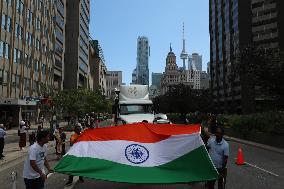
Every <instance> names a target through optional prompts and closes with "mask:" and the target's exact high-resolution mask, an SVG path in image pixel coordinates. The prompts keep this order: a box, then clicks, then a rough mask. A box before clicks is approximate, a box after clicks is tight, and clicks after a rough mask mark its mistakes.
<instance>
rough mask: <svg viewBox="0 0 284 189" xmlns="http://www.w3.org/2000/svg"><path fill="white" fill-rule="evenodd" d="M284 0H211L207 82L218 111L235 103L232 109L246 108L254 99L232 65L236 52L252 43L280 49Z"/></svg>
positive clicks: (283, 41)
mask: <svg viewBox="0 0 284 189" xmlns="http://www.w3.org/2000/svg"><path fill="white" fill-rule="evenodd" d="M283 4H284V3H283V0H270V1H267V0H251V1H241V0H210V4H209V6H210V8H209V16H210V24H209V28H210V75H211V81H210V85H211V89H212V92H213V97H214V102H215V104H216V107H217V109H218V111H220V112H222V111H223V112H224V111H225V112H228V111H231V110H232V109H233V108H235V107H236V110H233V111H237V112H247V110H249V109H250V107H252V106H253V104H252V103H255V101H253V100H251V99H250V98H249V96H250V95H249V91H248V90H245V89H244V87H243V86H242V84H241V82H240V76H239V75H236V74H235V73H236V70H234V65H235V63H236V61H237V57H238V55H239V52H241V51H242V49H243V48H245V47H246V46H248V45H251V44H253V45H254V46H256V47H262V48H264V49H266V50H272V51H274V52H280V51H281V52H283V44H284V40H283V33H284V32H283V18H284V15H283V14H284V13H283V8H284V6H283ZM281 34H282V35H281Z"/></svg>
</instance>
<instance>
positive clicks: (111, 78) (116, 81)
mask: <svg viewBox="0 0 284 189" xmlns="http://www.w3.org/2000/svg"><path fill="white" fill-rule="evenodd" d="M120 85H122V71H107V73H106V88H107V89H106V98H108V99H110V98H112V97H114V96H115V93H114V89H115V88H118V87H119V86H120Z"/></svg>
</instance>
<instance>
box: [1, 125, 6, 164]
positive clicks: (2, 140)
mask: <svg viewBox="0 0 284 189" xmlns="http://www.w3.org/2000/svg"><path fill="white" fill-rule="evenodd" d="M5 135H6V132H5V130H4V125H3V124H0V159H3V157H5V156H4V155H3V149H4V145H5V139H4V138H5Z"/></svg>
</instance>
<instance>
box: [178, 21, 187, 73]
mask: <svg viewBox="0 0 284 189" xmlns="http://www.w3.org/2000/svg"><path fill="white" fill-rule="evenodd" d="M180 58H181V59H182V61H183V70H185V69H186V67H185V61H186V60H187V59H188V54H187V52H186V51H185V37H184V22H183V23H182V51H181V54H180Z"/></svg>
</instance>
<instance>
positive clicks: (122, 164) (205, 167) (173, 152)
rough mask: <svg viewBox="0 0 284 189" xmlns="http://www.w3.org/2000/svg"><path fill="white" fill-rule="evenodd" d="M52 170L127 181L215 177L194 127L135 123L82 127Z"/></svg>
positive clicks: (172, 181)
mask: <svg viewBox="0 0 284 189" xmlns="http://www.w3.org/2000/svg"><path fill="white" fill-rule="evenodd" d="M55 171H56V172H59V173H63V174H69V175H74V176H83V177H88V178H94V179H101V180H107V181H115V182H127V183H186V182H199V181H207V180H215V179H217V177H218V173H217V171H216V169H215V167H214V165H213V164H212V161H211V159H210V157H209V156H208V153H207V151H206V148H205V146H204V143H203V142H202V139H201V137H200V126H199V125H192V126H182V125H174V124H148V123H135V124H127V125H122V126H117V127H108V128H98V129H87V130H85V131H84V132H83V133H82V135H81V136H80V137H79V138H78V140H77V142H76V143H75V144H74V145H73V146H72V147H71V148H70V150H69V151H68V153H67V154H66V155H65V156H64V157H63V158H62V159H61V160H60V162H59V163H58V164H57V165H56V167H55Z"/></svg>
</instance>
